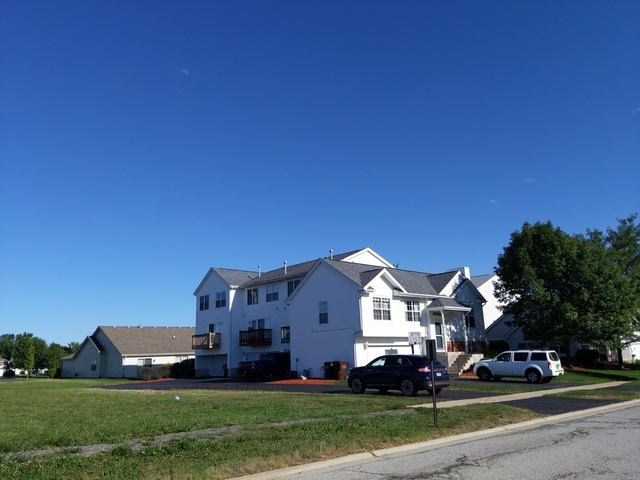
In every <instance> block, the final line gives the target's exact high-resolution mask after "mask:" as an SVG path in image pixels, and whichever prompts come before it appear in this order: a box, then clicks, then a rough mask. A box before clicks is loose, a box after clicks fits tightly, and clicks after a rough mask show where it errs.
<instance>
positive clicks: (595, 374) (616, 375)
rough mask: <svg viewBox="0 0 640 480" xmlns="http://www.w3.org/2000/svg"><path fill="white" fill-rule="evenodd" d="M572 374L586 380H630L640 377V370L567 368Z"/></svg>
mask: <svg viewBox="0 0 640 480" xmlns="http://www.w3.org/2000/svg"><path fill="white" fill-rule="evenodd" d="M567 372H570V373H571V375H575V376H576V378H583V379H585V380H587V379H589V378H594V379H596V378H597V379H600V380H606V381H609V382H625V381H626V382H629V381H633V380H638V379H640V378H639V377H640V375H639V374H640V371H638V370H635V371H633V372H632V371H629V372H628V373H627V374H625V373H623V372H624V371H623V370H619V371H618V372H615V371H612V370H606V371H601V372H599V371H597V370H567Z"/></svg>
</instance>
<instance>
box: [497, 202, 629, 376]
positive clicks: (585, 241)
mask: <svg viewBox="0 0 640 480" xmlns="http://www.w3.org/2000/svg"><path fill="white" fill-rule="evenodd" d="M637 220H638V215H637V214H632V215H630V216H628V217H627V218H624V219H618V225H617V227H616V228H611V227H609V228H607V230H606V231H605V232H602V231H600V230H587V231H586V233H585V234H576V235H570V234H567V233H565V232H563V231H562V230H561V229H560V228H557V227H554V226H553V225H552V224H551V222H547V223H540V222H538V223H535V224H533V225H531V224H530V223H525V224H524V225H523V226H522V229H521V230H519V231H516V232H513V233H512V235H511V241H510V243H509V245H507V246H506V247H505V248H504V250H503V253H502V254H501V255H499V257H498V262H497V266H496V268H495V270H494V271H495V273H496V275H497V276H498V278H499V279H498V280H497V281H496V282H495V284H494V286H495V294H496V297H497V298H498V299H499V301H500V302H501V303H502V305H503V306H502V312H503V313H504V314H509V315H512V316H513V321H512V322H511V324H512V325H514V326H519V327H522V330H523V334H524V336H525V338H526V339H527V340H530V341H535V342H539V343H546V344H552V343H556V342H559V344H560V345H563V347H564V348H565V351H566V352H567V359H568V361H569V364H570V363H571V358H570V357H569V352H570V345H571V344H572V343H574V342H578V343H582V344H590V345H595V346H602V347H606V348H609V349H614V350H618V361H619V362H620V364H621V365H622V348H624V347H625V346H626V345H628V344H629V343H631V342H633V341H638V340H639V337H638V333H639V331H640V315H639V312H640V268H639V267H640V224H639V223H638V222H637Z"/></svg>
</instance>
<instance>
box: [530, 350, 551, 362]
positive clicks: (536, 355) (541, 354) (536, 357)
mask: <svg viewBox="0 0 640 480" xmlns="http://www.w3.org/2000/svg"><path fill="white" fill-rule="evenodd" d="M531 360H532V361H533V360H542V361H543V362H545V361H546V360H547V354H546V353H545V352H533V353H532V354H531Z"/></svg>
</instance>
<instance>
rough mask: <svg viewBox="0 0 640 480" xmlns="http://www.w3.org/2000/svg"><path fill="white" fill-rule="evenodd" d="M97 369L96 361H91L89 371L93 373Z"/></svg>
mask: <svg viewBox="0 0 640 480" xmlns="http://www.w3.org/2000/svg"><path fill="white" fill-rule="evenodd" d="M97 369H98V361H97V360H91V371H92V372H95V371H96V370H97Z"/></svg>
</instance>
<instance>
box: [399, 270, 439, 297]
mask: <svg viewBox="0 0 640 480" xmlns="http://www.w3.org/2000/svg"><path fill="white" fill-rule="evenodd" d="M389 273H390V274H391V275H392V276H393V278H395V279H396V280H397V281H398V283H400V285H402V287H403V288H404V289H405V290H406V291H407V293H415V294H419V295H438V293H439V291H437V290H436V289H435V288H434V286H433V283H432V282H431V275H429V274H428V273H421V272H412V271H409V270H399V269H393V270H391V269H390V270H389Z"/></svg>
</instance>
